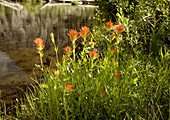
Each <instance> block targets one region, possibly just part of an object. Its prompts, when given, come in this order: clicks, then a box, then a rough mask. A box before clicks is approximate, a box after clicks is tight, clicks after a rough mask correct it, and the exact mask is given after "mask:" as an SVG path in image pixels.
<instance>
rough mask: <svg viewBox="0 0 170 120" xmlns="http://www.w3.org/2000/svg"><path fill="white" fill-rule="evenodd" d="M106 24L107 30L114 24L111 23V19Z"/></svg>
mask: <svg viewBox="0 0 170 120" xmlns="http://www.w3.org/2000/svg"><path fill="white" fill-rule="evenodd" d="M106 24H107V25H106V29H108V30H110V29H112V28H113V27H114V26H115V25H113V23H112V22H111V21H110V22H107V23H106Z"/></svg>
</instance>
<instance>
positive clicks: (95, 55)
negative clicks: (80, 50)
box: [89, 50, 100, 59]
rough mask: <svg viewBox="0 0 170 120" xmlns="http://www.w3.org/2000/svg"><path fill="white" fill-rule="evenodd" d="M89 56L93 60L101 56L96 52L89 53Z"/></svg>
mask: <svg viewBox="0 0 170 120" xmlns="http://www.w3.org/2000/svg"><path fill="white" fill-rule="evenodd" d="M89 56H90V57H91V58H93V59H96V58H98V57H99V56H100V55H98V54H97V53H96V51H95V50H93V52H90V53H89Z"/></svg>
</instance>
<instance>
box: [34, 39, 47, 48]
mask: <svg viewBox="0 0 170 120" xmlns="http://www.w3.org/2000/svg"><path fill="white" fill-rule="evenodd" d="M34 42H35V44H33V45H34V46H36V50H38V51H42V50H43V48H44V47H45V46H44V44H43V40H42V39H41V38H36V40H35V41H34Z"/></svg>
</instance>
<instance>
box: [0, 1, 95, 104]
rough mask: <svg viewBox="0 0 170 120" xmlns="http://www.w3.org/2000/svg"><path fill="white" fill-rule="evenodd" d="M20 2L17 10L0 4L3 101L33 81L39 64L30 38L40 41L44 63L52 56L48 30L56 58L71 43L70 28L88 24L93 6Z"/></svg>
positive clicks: (93, 9) (89, 24)
mask: <svg viewBox="0 0 170 120" xmlns="http://www.w3.org/2000/svg"><path fill="white" fill-rule="evenodd" d="M40 7H41V5H40V4H38V5H37V4H36V5H32V4H23V9H22V10H21V11H17V10H14V9H11V8H9V7H5V6H2V5H0V91H1V97H0V98H1V100H6V101H7V102H8V101H9V102H10V100H12V99H14V98H15V97H16V96H18V94H19V92H18V90H19V89H18V88H23V87H24V86H26V85H28V84H31V83H32V82H33V78H34V76H33V72H34V73H35V74H37V75H38V73H39V71H38V69H37V68H36V67H35V64H40V61H39V56H38V54H37V53H36V50H35V46H33V43H34V40H35V39H36V38H37V37H40V38H42V39H43V40H44V44H45V49H44V54H45V56H44V59H43V60H44V63H46V62H48V61H47V60H48V59H47V58H48V57H53V56H54V54H55V53H54V47H53V44H52V42H51V40H50V33H51V32H53V33H54V35H55V40H56V45H57V47H58V54H59V57H60V56H62V54H63V53H64V47H66V46H67V45H71V41H70V40H69V37H68V35H67V33H68V32H69V31H70V30H71V29H77V30H79V29H80V28H81V27H83V26H85V25H86V26H88V27H89V26H91V25H92V20H93V16H94V12H95V9H96V8H94V7H73V6H61V5H60V6H58V5H55V6H47V7H44V8H43V9H40Z"/></svg>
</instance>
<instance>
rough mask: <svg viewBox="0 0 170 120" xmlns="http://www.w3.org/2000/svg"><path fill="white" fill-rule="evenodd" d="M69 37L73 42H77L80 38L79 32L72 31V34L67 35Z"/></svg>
mask: <svg viewBox="0 0 170 120" xmlns="http://www.w3.org/2000/svg"><path fill="white" fill-rule="evenodd" d="M67 35H68V36H69V37H70V40H71V41H76V40H77V39H78V38H79V37H80V36H78V32H77V31H76V29H75V30H72V29H71V31H70V33H67Z"/></svg>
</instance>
